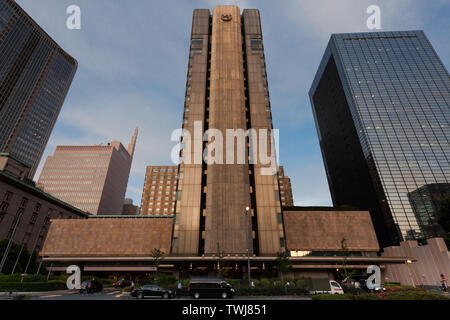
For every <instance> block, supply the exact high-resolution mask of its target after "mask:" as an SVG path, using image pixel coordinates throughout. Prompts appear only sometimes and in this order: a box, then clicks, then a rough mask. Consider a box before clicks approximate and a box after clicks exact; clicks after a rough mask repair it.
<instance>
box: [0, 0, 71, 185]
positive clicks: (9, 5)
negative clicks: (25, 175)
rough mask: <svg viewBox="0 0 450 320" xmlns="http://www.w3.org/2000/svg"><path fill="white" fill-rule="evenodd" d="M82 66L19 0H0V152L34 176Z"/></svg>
mask: <svg viewBox="0 0 450 320" xmlns="http://www.w3.org/2000/svg"><path fill="white" fill-rule="evenodd" d="M76 69H77V62H76V60H75V59H74V58H72V57H71V56H69V55H68V54H67V53H66V52H64V51H63V50H62V49H61V48H60V47H59V46H58V44H56V43H55V42H54V41H53V40H52V39H51V38H50V37H49V36H48V35H47V34H46V33H45V32H44V31H43V30H42V29H41V28H40V27H39V26H38V25H37V24H36V23H35V22H34V21H33V20H32V19H31V18H30V17H29V16H28V15H27V14H26V13H25V11H24V10H23V9H21V8H20V7H19V6H18V5H17V4H16V2H15V1H12V0H0V152H3V153H9V154H10V155H12V156H14V157H15V158H17V159H19V160H21V161H23V162H25V163H26V164H28V165H29V166H30V167H31V170H30V174H29V177H30V178H32V177H33V176H34V173H35V171H36V169H37V166H38V165H39V161H40V159H41V157H42V153H43V152H44V149H45V147H46V145H47V142H48V139H49V137H50V133H51V132H52V130H53V126H54V124H55V122H56V119H57V117H58V114H59V111H60V110H61V107H62V104H63V102H64V99H65V96H66V94H67V91H68V90H69V87H70V84H71V82H72V79H73V77H74V75H75V71H76Z"/></svg>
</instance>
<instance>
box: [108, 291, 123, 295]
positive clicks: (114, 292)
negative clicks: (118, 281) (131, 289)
mask: <svg viewBox="0 0 450 320" xmlns="http://www.w3.org/2000/svg"><path fill="white" fill-rule="evenodd" d="M117 292H120V291H113V292H109V293H108V294H116V293H117Z"/></svg>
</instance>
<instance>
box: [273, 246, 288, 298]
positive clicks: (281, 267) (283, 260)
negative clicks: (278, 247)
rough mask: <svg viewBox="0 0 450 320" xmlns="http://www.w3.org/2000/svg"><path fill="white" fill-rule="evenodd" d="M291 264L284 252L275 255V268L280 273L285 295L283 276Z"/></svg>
mask: <svg viewBox="0 0 450 320" xmlns="http://www.w3.org/2000/svg"><path fill="white" fill-rule="evenodd" d="M291 267H292V263H291V261H290V260H289V256H288V255H287V253H286V251H281V252H279V253H277V260H276V265H275V268H276V269H277V271H278V272H279V273H280V276H281V285H282V286H283V287H284V288H285V293H287V290H286V286H285V284H284V275H285V274H286V273H287V272H288V271H289V270H290V269H291Z"/></svg>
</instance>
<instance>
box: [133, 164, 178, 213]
mask: <svg viewBox="0 0 450 320" xmlns="http://www.w3.org/2000/svg"><path fill="white" fill-rule="evenodd" d="M177 172H178V167H177V166H148V167H147V172H146V174H145V182H144V189H143V191H142V200H141V215H143V216H147V215H150V216H153V215H156V216H158V215H173V212H174V209H175V199H176V193H177Z"/></svg>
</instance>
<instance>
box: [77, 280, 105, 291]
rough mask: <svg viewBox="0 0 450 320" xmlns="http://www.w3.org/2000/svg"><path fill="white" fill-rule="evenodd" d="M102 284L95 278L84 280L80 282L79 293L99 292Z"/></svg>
mask: <svg viewBox="0 0 450 320" xmlns="http://www.w3.org/2000/svg"><path fill="white" fill-rule="evenodd" d="M102 290H103V285H102V284H101V283H100V281H98V280H96V279H92V280H86V281H83V282H82V283H81V289H80V293H93V292H101V291H102Z"/></svg>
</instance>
